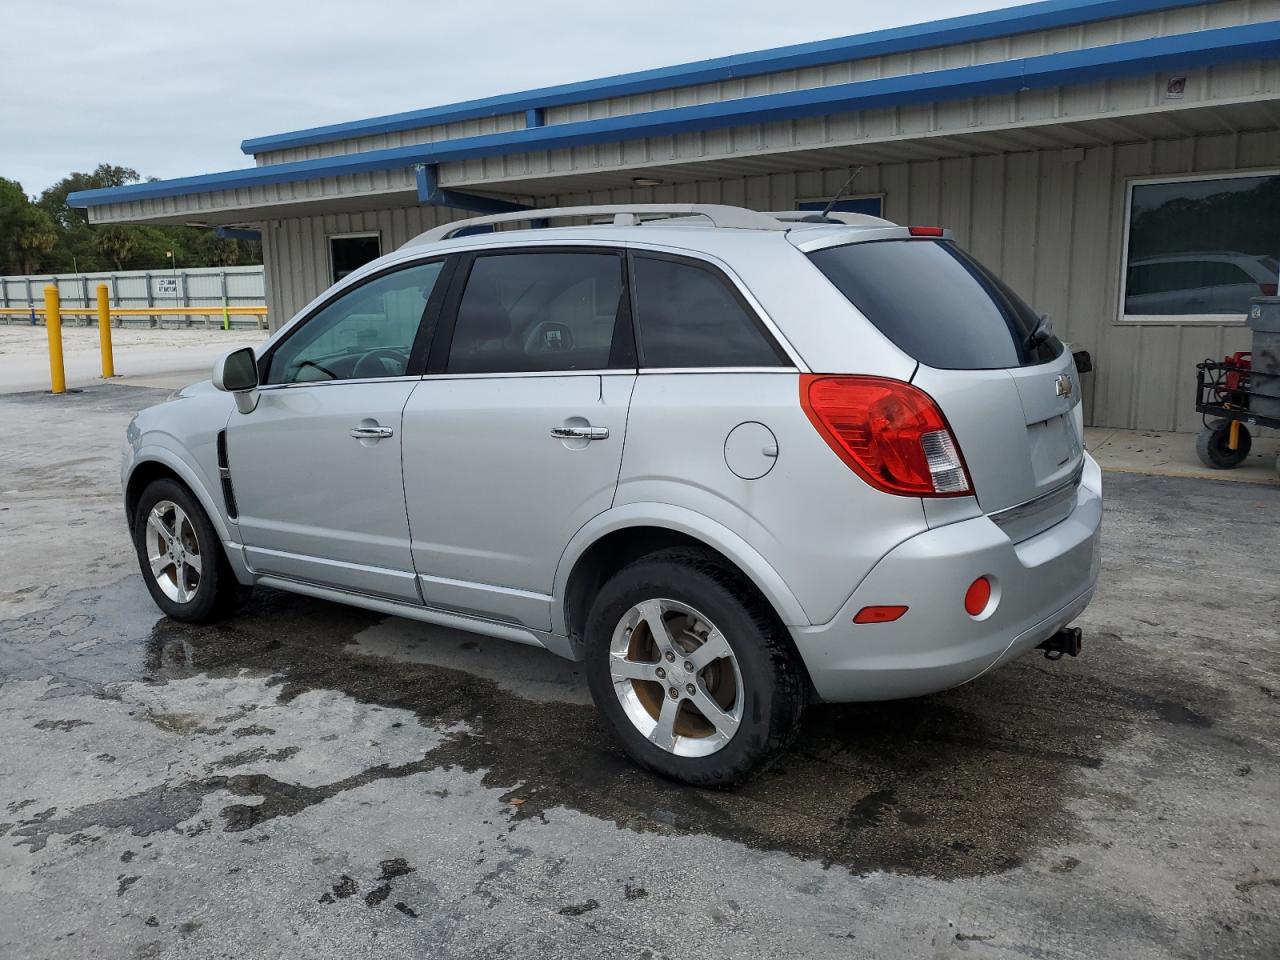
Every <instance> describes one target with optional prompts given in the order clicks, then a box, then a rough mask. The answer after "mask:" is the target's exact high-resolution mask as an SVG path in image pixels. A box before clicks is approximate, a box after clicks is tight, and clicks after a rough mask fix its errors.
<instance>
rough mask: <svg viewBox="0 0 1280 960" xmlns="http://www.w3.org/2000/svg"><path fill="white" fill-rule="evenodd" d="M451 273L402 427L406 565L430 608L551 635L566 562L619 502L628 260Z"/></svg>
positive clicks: (590, 257)
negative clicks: (448, 304) (556, 586)
mask: <svg viewBox="0 0 1280 960" xmlns="http://www.w3.org/2000/svg"><path fill="white" fill-rule="evenodd" d="M459 273H460V274H465V276H466V280H465V287H464V288H462V292H461V294H460V301H459V302H458V305H457V308H456V311H446V318H445V319H444V321H443V322H442V327H441V336H440V337H439V338H438V340H437V345H436V346H433V350H432V355H431V362H430V365H429V367H428V375H427V376H426V378H425V379H424V380H423V381H422V382H421V383H420V384H419V385H418V387H417V388H416V389H415V390H414V392H413V395H412V396H411V397H410V398H409V403H408V405H407V406H406V408H405V413H404V435H405V443H404V471H405V493H406V497H407V501H408V510H409V523H410V526H411V527H412V530H413V559H414V563H415V566H416V568H417V571H418V573H419V574H420V575H421V578H422V590H423V595H424V597H425V599H426V602H427V603H428V604H429V605H431V606H436V607H442V608H446V609H450V610H455V611H459V612H462V613H469V614H475V615H480V616H484V617H489V618H492V619H498V620H503V621H507V622H515V623H520V624H523V625H525V626H527V627H531V628H534V629H542V630H545V629H549V628H550V625H551V592H552V585H553V582H554V580H555V573H556V566H557V564H558V563H559V560H560V556H561V553H562V552H563V550H564V548H565V546H566V545H567V544H568V542H569V540H570V538H571V537H572V536H573V534H574V533H575V532H576V531H577V530H578V529H579V528H580V527H581V526H582V525H583V524H584V523H586V522H587V521H588V520H590V519H591V518H592V517H594V516H595V515H596V514H598V513H601V512H603V511H604V510H607V509H608V508H609V507H610V505H611V504H612V502H613V495H614V490H615V489H616V487H617V482H618V469H619V466H620V465H621V460H622V443H623V439H624V433H625V430H626V423H627V405H628V403H629V402H630V398H631V391H632V388H633V387H634V385H635V360H634V356H635V354H634V349H635V347H634V341H633V338H632V334H631V325H630V316H629V312H628V308H627V300H626V297H625V296H624V290H625V287H624V284H623V257H622V255H621V253H620V252H618V251H608V250H594V249H590V248H577V249H566V248H556V249H553V250H542V251H537V252H535V251H532V250H528V249H523V250H519V251H496V252H493V253H484V254H482V255H478V256H476V257H474V258H472V260H471V261H470V262H469V263H464V264H462V265H460V267H459ZM450 317H453V318H454V319H453V322H452V323H451V322H450ZM450 327H451V329H449V328H450ZM447 329H449V332H446V330H447ZM615 332H616V335H615ZM450 333H451V337H450Z"/></svg>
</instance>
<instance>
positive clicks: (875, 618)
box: [853, 606, 907, 623]
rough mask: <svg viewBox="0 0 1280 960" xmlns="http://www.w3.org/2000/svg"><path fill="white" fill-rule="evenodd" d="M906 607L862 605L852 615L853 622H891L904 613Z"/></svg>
mask: <svg viewBox="0 0 1280 960" xmlns="http://www.w3.org/2000/svg"><path fill="white" fill-rule="evenodd" d="M906 612H907V608H906V607H894V606H885V607H863V608H862V609H861V610H859V611H858V612H857V613H855V614H854V615H853V622H854V623H892V622H893V621H894V620H897V619H898V618H899V617H901V616H902V615H903V614H904V613H906Z"/></svg>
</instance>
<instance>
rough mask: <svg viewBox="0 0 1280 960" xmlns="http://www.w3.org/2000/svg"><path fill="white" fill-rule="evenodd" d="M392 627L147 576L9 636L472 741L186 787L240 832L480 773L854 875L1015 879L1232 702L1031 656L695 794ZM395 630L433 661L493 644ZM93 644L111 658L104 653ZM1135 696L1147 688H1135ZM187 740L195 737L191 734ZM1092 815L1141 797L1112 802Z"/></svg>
mask: <svg viewBox="0 0 1280 960" xmlns="http://www.w3.org/2000/svg"><path fill="white" fill-rule="evenodd" d="M380 619H381V618H379V617H376V616H374V615H371V614H367V613H365V612H362V611H359V610H355V609H353V608H349V607H343V606H340V605H337V604H331V603H327V602H324V601H319V600H312V599H308V598H303V597H295V596H290V595H287V594H283V593H278V592H274V591H268V590H259V591H257V592H255V593H254V594H253V595H252V597H251V598H250V599H248V600H247V601H246V602H245V604H244V605H243V607H242V609H241V611H240V613H239V614H238V615H237V616H236V617H235V618H234V619H232V620H231V621H229V622H227V623H224V624H220V625H217V626H213V627H189V626H186V625H183V624H179V623H177V622H174V621H171V620H167V619H157V614H156V612H155V610H154V608H153V607H152V606H151V604H150V601H149V598H148V597H147V596H146V593H145V590H144V589H143V587H142V584H141V581H140V579H139V578H138V577H129V578H127V579H125V580H123V581H121V582H120V583H118V584H115V585H113V586H111V587H108V588H105V589H103V590H101V591H83V592H81V593H80V594H77V595H74V599H73V600H71V601H69V602H67V603H66V604H64V605H62V606H61V607H59V608H56V609H54V610H51V611H46V612H44V613H38V614H33V615H31V616H28V617H24V618H20V619H17V620H12V621H9V622H8V623H5V624H0V648H2V650H3V656H4V658H5V662H6V671H7V672H8V673H9V674H10V675H11V676H37V675H39V674H40V673H49V672H50V666H49V664H48V658H49V657H50V654H51V653H53V651H54V650H55V649H56V650H58V651H59V652H61V651H64V650H68V649H70V648H79V649H81V650H82V651H83V652H82V653H79V654H74V655H73V654H70V653H68V654H66V655H65V659H63V660H61V661H60V662H58V663H57V664H56V666H54V667H53V668H52V669H53V670H54V671H55V672H57V674H58V675H59V680H60V682H62V683H64V684H66V685H68V686H64V687H63V688H62V689H63V690H67V691H68V692H71V691H74V692H77V693H88V694H90V695H96V696H111V695H112V694H111V692H110V688H109V685H110V684H112V683H115V682H118V681H125V680H133V681H137V680H144V681H147V682H153V683H165V682H167V681H169V680H173V679H179V678H185V677H190V676H193V675H197V674H205V675H210V676H228V675H237V674H240V673H241V672H242V671H246V670H247V671H250V672H251V673H253V674H257V675H260V676H265V675H270V676H272V677H273V678H275V679H274V681H273V682H275V683H278V685H279V686H278V690H279V696H280V698H281V700H282V702H288V701H289V700H291V699H293V698H295V697H297V696H299V695H301V694H303V693H306V692H308V691H311V690H318V689H319V690H330V691H338V692H341V693H343V694H346V695H348V696H350V697H351V698H353V699H355V700H357V701H360V702H363V703H366V704H372V705H378V706H382V707H393V708H401V709H405V710H409V711H412V712H413V713H414V714H416V715H417V717H418V718H419V719H420V721H421V722H422V723H424V724H427V725H429V726H430V727H431V728H433V729H434V730H440V729H442V728H448V727H450V725H455V728H454V732H450V733H447V734H446V735H445V736H444V738H443V741H440V742H439V745H437V746H434V747H433V748H432V749H430V750H428V751H426V752H425V753H424V755H423V756H422V758H421V759H419V760H415V761H413V762H411V763H408V764H403V765H400V766H390V767H375V768H372V769H370V770H367V771H365V772H363V773H361V774H358V775H357V776H355V777H349V778H347V780H344V781H338V782H335V783H334V784H328V785H322V786H306V787H303V786H299V785H297V784H289V783H283V782H281V781H279V780H275V779H274V778H272V777H270V776H267V775H265V774H240V775H236V774H231V773H228V774H225V775H224V774H219V775H216V776H211V777H210V778H208V779H207V780H203V781H196V782H193V783H192V784H188V785H184V786H185V787H192V788H195V789H199V790H201V791H202V792H208V791H212V790H215V789H221V790H228V791H230V792H231V793H233V794H234V795H236V796H237V797H238V798H243V799H244V800H245V801H246V802H244V803H239V804H235V805H234V806H231V807H228V808H227V809H226V810H224V811H222V813H223V820H224V824H223V828H224V829H226V830H229V831H237V830H245V829H248V828H249V827H255V826H257V825H258V824H260V823H263V822H265V821H267V820H270V819H273V818H275V817H278V816H291V815H293V814H295V813H297V812H299V811H301V810H303V809H306V808H307V807H309V806H312V805H314V804H318V803H322V802H323V801H324V800H325V799H327V798H328V797H330V796H333V795H334V794H335V793H337V792H340V791H341V790H345V789H351V788H352V787H354V786H359V785H360V784H362V783H367V782H370V781H371V780H374V779H379V778H382V777H403V776H409V775H412V774H414V773H418V772H422V771H426V770H432V769H437V768H441V767H457V768H460V769H462V770H464V771H468V772H478V773H480V775H481V776H482V777H483V782H484V783H485V784H486V785H487V786H497V787H503V788H510V789H509V792H508V793H507V794H506V798H507V799H508V800H513V799H514V800H517V801H519V803H518V804H512V805H511V806H510V807H509V808H508V809H509V811H510V814H509V815H510V817H511V819H512V821H513V824H512V826H511V829H515V823H516V822H518V821H520V820H524V819H528V818H538V817H540V816H541V815H542V813H543V812H544V811H546V810H547V809H550V808H553V807H557V806H564V807H567V808H570V809H573V810H577V811H580V812H582V813H584V814H588V815H590V816H593V817H597V818H601V819H604V820H608V821H612V822H614V823H616V824H617V825H618V826H619V827H625V828H628V829H634V830H641V831H656V832H663V833H670V834H684V833H694V834H707V835H711V836H715V837H720V838H724V839H727V840H733V841H737V842H740V843H743V844H745V845H747V846H749V847H753V848H757V849H761V850H775V851H783V852H786V853H789V854H792V855H794V856H797V857H801V858H804V859H809V860H818V861H821V862H823V863H824V864H827V865H830V866H838V867H843V868H847V869H848V870H850V871H853V872H856V873H864V872H869V871H873V870H889V871H894V872H899V873H907V874H917V875H927V876H935V877H943V878H950V877H961V876H974V875H979V874H988V873H995V872H1000V871H1003V870H1006V869H1009V868H1011V867H1014V866H1016V865H1018V864H1019V863H1021V862H1022V861H1023V860H1025V859H1026V858H1027V857H1028V856H1029V855H1030V854H1031V853H1033V852H1034V851H1035V850H1036V849H1037V848H1039V847H1041V846H1043V845H1047V844H1050V843H1055V842H1058V841H1061V840H1063V839H1066V838H1067V837H1069V836H1070V835H1071V831H1072V822H1071V818H1070V816H1069V814H1068V812H1067V803H1068V801H1069V800H1070V799H1072V798H1073V797H1075V796H1078V795H1079V794H1080V793H1081V791H1082V789H1083V787H1082V783H1081V773H1082V770H1083V769H1085V768H1090V767H1097V766H1099V765H1100V764H1102V763H1103V759H1104V752H1105V751H1106V749H1107V748H1108V747H1109V746H1111V745H1114V744H1117V743H1119V742H1120V741H1122V740H1123V739H1125V738H1127V737H1128V736H1130V735H1131V734H1132V730H1133V722H1134V721H1135V720H1137V719H1145V720H1148V721H1152V722H1156V723H1163V724H1181V725H1182V729H1184V730H1185V729H1187V728H1204V727H1205V726H1206V725H1209V726H1211V725H1212V723H1213V720H1212V717H1213V716H1214V715H1215V713H1216V712H1217V707H1218V706H1219V704H1218V703H1217V701H1216V699H1215V697H1216V694H1215V692H1214V691H1212V690H1211V689H1209V688H1204V687H1199V686H1196V685H1194V684H1192V683H1190V682H1189V681H1186V680H1184V679H1181V678H1178V677H1176V676H1174V675H1173V674H1172V672H1170V673H1168V675H1163V674H1153V672H1152V671H1153V670H1156V669H1158V668H1157V667H1156V666H1154V665H1153V664H1151V663H1150V662H1149V661H1148V662H1146V663H1144V664H1143V665H1142V667H1141V669H1142V670H1143V673H1142V677H1143V680H1142V682H1141V684H1140V686H1141V688H1142V689H1144V690H1148V691H1150V690H1152V689H1157V690H1162V691H1163V693H1164V694H1165V695H1167V699H1160V698H1153V697H1152V696H1151V695H1150V694H1139V693H1138V692H1136V689H1130V688H1129V687H1127V686H1125V676H1126V673H1127V671H1131V670H1133V669H1135V668H1134V667H1131V666H1127V665H1126V659H1127V658H1126V657H1125V656H1124V655H1123V654H1122V653H1121V652H1120V650H1121V648H1122V647H1123V644H1122V642H1121V641H1120V640H1119V639H1118V638H1116V637H1114V636H1113V637H1111V638H1110V640H1109V641H1108V639H1107V637H1106V635H1105V634H1103V635H1101V636H1095V639H1094V643H1093V644H1092V645H1091V646H1087V647H1086V650H1087V653H1086V655H1085V657H1084V658H1082V659H1081V660H1080V661H1078V662H1066V663H1062V664H1058V665H1047V664H1045V663H1044V661H1042V660H1040V659H1039V658H1036V657H1027V658H1023V659H1021V660H1019V661H1017V662H1015V663H1013V664H1011V665H1009V666H1007V667H1005V668H1004V669H1002V670H1000V671H997V672H995V673H993V674H992V675H990V676H988V677H984V678H982V679H980V680H979V681H978V682H976V683H973V684H970V685H969V686H967V687H963V688H960V689H958V690H954V691H949V692H947V693H944V694H939V695H936V696H932V697H927V698H923V699H919V700H913V701H903V702H897V703H884V704H865V705H850V706H818V707H815V708H813V709H812V710H811V711H810V713H809V714H808V715H807V717H806V720H805V723H804V727H803V731H802V733H801V735H800V738H799V740H798V742H797V743H796V745H795V747H794V748H793V750H792V751H791V753H790V754H788V755H787V756H786V757H785V758H784V759H783V760H782V761H781V762H779V763H778V764H777V765H776V766H775V767H774V768H772V769H771V770H770V771H769V772H768V773H767V774H765V775H764V776H763V777H761V778H760V779H758V780H756V781H754V782H752V783H750V784H748V785H746V786H744V787H740V788H738V789H736V790H732V791H728V790H726V791H709V790H697V789H693V788H689V787H683V786H679V785H676V784H672V783H669V782H667V781H664V780H661V779H658V778H655V777H653V776H651V775H649V774H647V773H645V772H643V771H641V770H639V769H637V768H636V767H635V766H633V765H632V764H631V763H630V762H629V761H628V760H627V759H626V758H625V757H624V756H623V755H622V754H621V753H620V752H619V751H618V750H617V749H616V748H615V747H614V745H613V744H612V743H611V741H610V740H609V738H608V736H607V735H606V733H605V731H604V730H603V728H602V726H601V724H600V722H599V721H598V718H597V715H596V712H595V710H594V708H593V707H591V706H589V705H586V704H584V703H581V702H574V703H565V702H559V701H554V700H546V699H542V700H529V699H525V698H522V697H520V696H518V695H516V694H514V693H512V692H510V689H509V688H512V687H517V688H518V686H519V677H514V676H513V677H507V678H505V679H503V680H502V682H501V683H500V682H499V681H498V680H497V679H494V678H493V673H492V671H490V676H488V677H485V676H479V675H477V674H475V673H471V672H465V671H462V670H458V669H453V668H450V667H444V666H439V665H436V664H433V663H427V662H413V661H412V660H407V659H406V658H404V657H397V658H394V659H392V658H387V657H379V656H371V655H369V654H368V653H367V652H361V651H360V649H359V648H358V647H356V646H353V645H352V644H351V641H352V638H353V637H355V636H356V635H357V634H360V633H361V632H362V631H365V630H367V629H368V628H369V627H371V626H373V625H375V624H377V623H378V621H379V620H380ZM73 621H74V622H73ZM388 623H395V624H396V625H397V628H398V629H399V630H401V631H402V632H404V633H405V634H407V635H408V636H414V635H418V636H420V637H421V638H422V640H421V642H423V643H427V644H443V645H453V646H458V645H462V644H467V643H473V642H474V639H475V638H472V637H469V636H468V635H466V634H462V633H458V632H455V631H450V630H441V629H436V628H431V627H427V626H425V625H420V624H415V623H411V622H408V621H388ZM95 637H99V638H104V639H106V640H107V641H108V642H100V643H96V644H87V645H86V641H88V640H91V639H93V638H95ZM122 638H123V639H122ZM131 638H136V641H135V640H133V639H131ZM485 643H488V642H487V641H485ZM464 649H466V650H471V649H473V647H466V648H464ZM545 656H546V657H548V658H550V657H551V655H550V654H546V655H545ZM514 662H515V663H516V664H519V663H521V662H523V661H521V660H520V658H515V660H514ZM567 666H568V668H569V669H568V674H567V675H568V676H572V671H573V669H574V668H573V666H572V665H567ZM1103 678H1105V679H1103ZM1132 686H1133V687H1135V688H1136V687H1138V686H1139V683H1138V681H1137V680H1136V679H1135V681H1134V682H1133V684H1132ZM504 687H505V688H508V689H504ZM572 699H579V697H573V698H572ZM1188 703H1189V704H1192V706H1191V707H1187V706H1185V704H1188ZM244 722H249V720H248V719H246V720H245V721H244ZM176 729H177V732H179V733H181V730H180V724H179V725H178V727H177V728H176ZM432 742H437V741H436V740H435V739H434V738H433V741H432ZM108 746H109V745H108ZM1170 762H1172V760H1171V761H1170ZM1094 799H1095V800H1099V799H1100V801H1101V802H1109V803H1114V804H1118V805H1125V804H1127V803H1128V802H1129V801H1128V800H1127V799H1126V798H1125V797H1122V796H1111V797H1102V798H1099V797H1098V795H1097V794H1096V793H1095V794H1094ZM190 802H191V801H190V799H188V800H187V803H188V805H189V803H190ZM73 813H74V812H73ZM19 832H20V831H15V832H14V835H15V836H17V835H18V833H19ZM59 832H61V831H59Z"/></svg>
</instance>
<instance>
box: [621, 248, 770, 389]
mask: <svg viewBox="0 0 1280 960" xmlns="http://www.w3.org/2000/svg"><path fill="white" fill-rule="evenodd" d="M632 263H633V264H634V278H635V281H634V282H635V311H636V326H637V329H638V331H639V338H640V355H641V357H642V360H643V365H644V366H646V367H650V368H653V367H778V366H790V365H791V361H790V360H789V359H788V358H787V356H786V354H784V353H783V352H782V351H781V350H780V349H779V347H778V346H777V344H776V343H775V342H774V340H773V338H772V337H771V336H770V335H769V333H768V332H767V331H766V330H765V329H764V326H763V324H761V323H760V320H759V318H758V317H755V316H753V315H752V314H751V313H749V312H748V309H747V307H746V306H745V305H744V304H743V303H742V301H741V300H740V299H739V298H738V296H737V295H736V294H735V292H734V290H733V289H732V288H731V287H730V285H729V282H728V280H727V279H726V278H725V277H724V276H723V275H721V274H720V273H719V271H717V270H715V269H714V268H712V267H710V266H702V265H700V264H696V263H691V262H689V261H687V260H670V259H666V258H658V257H648V256H643V255H637V256H636V257H635V258H634V259H633V261H632Z"/></svg>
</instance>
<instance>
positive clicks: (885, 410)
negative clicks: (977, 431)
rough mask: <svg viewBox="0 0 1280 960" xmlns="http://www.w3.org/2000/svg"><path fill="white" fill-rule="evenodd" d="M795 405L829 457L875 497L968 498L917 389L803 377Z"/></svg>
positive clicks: (929, 402)
mask: <svg viewBox="0 0 1280 960" xmlns="http://www.w3.org/2000/svg"><path fill="white" fill-rule="evenodd" d="M800 405H801V406H802V407H803V408H804V412H805V413H806V414H807V415H808V417H809V420H810V422H812V423H813V425H814V426H815V427H816V428H817V430H818V432H819V433H820V434H822V436H823V438H824V439H825V440H826V441H827V444H828V445H829V446H830V447H831V449H832V450H834V451H835V453H836V456H838V457H839V458H840V459H841V460H843V461H844V462H845V463H846V464H848V465H849V466H850V467H851V468H852V469H853V470H854V472H855V473H857V474H858V476H860V477H862V479H864V480H866V481H867V482H868V483H869V484H871V485H872V486H874V487H876V488H877V489H880V490H884V491H885V492H886V493H896V494H900V495H902V496H912V497H959V496H965V495H967V494H968V493H969V492H970V490H971V484H970V483H969V472H968V470H967V469H966V468H965V465H964V459H963V457H961V455H960V447H959V445H958V444H957V443H956V439H955V437H954V435H952V433H951V428H950V427H949V426H947V421H946V419H945V418H944V417H943V416H942V411H941V410H939V409H938V405H937V404H936V403H934V402H933V398H932V397H930V396H929V395H928V394H927V393H925V392H924V391H923V390H921V389H919V388H918V387H913V386H912V385H911V384H909V383H904V382H902V381H901V380H888V379H885V378H883V377H829V376H822V375H820V374H813V373H805V374H801V376H800Z"/></svg>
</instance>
